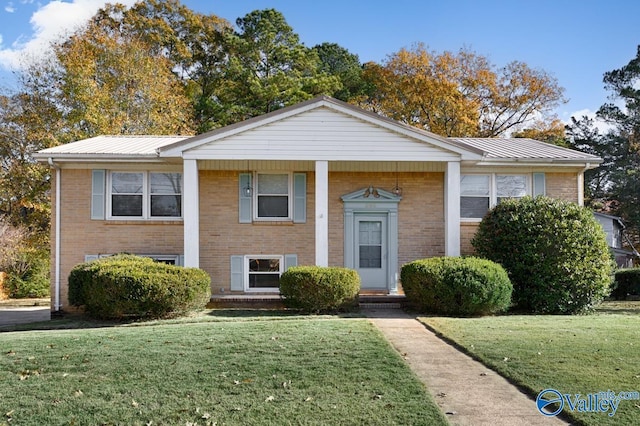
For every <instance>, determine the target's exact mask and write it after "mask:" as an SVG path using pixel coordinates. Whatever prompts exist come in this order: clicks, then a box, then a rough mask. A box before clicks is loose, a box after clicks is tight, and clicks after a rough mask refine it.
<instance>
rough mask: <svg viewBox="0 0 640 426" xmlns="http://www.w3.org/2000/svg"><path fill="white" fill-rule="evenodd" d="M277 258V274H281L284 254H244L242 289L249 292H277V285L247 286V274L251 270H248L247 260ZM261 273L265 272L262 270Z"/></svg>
mask: <svg viewBox="0 0 640 426" xmlns="http://www.w3.org/2000/svg"><path fill="white" fill-rule="evenodd" d="M256 258H257V259H278V261H279V262H278V267H279V268H280V269H279V271H278V275H279V276H281V275H282V273H283V272H284V270H283V269H284V256H283V255H281V254H273V255H271V254H254V255H249V254H247V255H245V256H244V277H243V280H244V291H246V292H249V293H279V292H280V288H279V287H261V288H249V274H250V273H251V271H250V270H249V269H250V268H249V262H250V260H251V259H256ZM254 273H255V272H254ZM263 274H266V273H264V272H263Z"/></svg>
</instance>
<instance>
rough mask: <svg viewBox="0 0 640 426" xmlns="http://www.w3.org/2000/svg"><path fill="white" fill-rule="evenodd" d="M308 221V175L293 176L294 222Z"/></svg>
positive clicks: (295, 174) (297, 174)
mask: <svg viewBox="0 0 640 426" xmlns="http://www.w3.org/2000/svg"><path fill="white" fill-rule="evenodd" d="M306 221H307V174H306V173H294V174H293V222H294V223H305V222H306Z"/></svg>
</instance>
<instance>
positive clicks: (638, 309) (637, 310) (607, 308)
mask: <svg viewBox="0 0 640 426" xmlns="http://www.w3.org/2000/svg"><path fill="white" fill-rule="evenodd" d="M596 313H599V314H619V315H640V301H638V300H619V301H613V300H612V301H607V302H603V303H601V304H600V305H598V306H597V307H596Z"/></svg>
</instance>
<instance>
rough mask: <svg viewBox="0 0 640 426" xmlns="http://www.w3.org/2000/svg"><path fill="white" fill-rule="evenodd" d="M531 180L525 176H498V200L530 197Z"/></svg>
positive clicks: (498, 201)
mask: <svg viewBox="0 0 640 426" xmlns="http://www.w3.org/2000/svg"><path fill="white" fill-rule="evenodd" d="M529 194H530V191H529V178H528V176H525V175H496V198H497V203H500V201H502V200H503V199H504V198H522V197H524V196H526V195H529Z"/></svg>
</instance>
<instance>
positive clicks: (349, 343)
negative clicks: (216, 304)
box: [0, 316, 446, 425]
mask: <svg viewBox="0 0 640 426" xmlns="http://www.w3.org/2000/svg"><path fill="white" fill-rule="evenodd" d="M0 348H1V352H0V383H2V386H1V387H0V410H1V411H0V415H1V416H2V418H0V424H17V425H31V424H33V425H41V424H60V425H61V424H74V425H95V424H130V425H136V424H139V425H161V424H165V425H168V424H170V425H178V424H182V425H185V424H195V423H196V422H197V424H198V425H206V424H217V425H258V424H259V425H270V424H272V425H288V424H300V425H311V424H316V425H320V424H331V425H340V424H345V425H346V424H348V425H358V424H361V425H388V424H398V425H412V424H415V425H417V424H421V425H422V424H423V425H427V424H428V425H432V424H433V425H437V424H446V419H445V418H444V416H443V414H442V413H441V412H440V410H439V409H438V408H437V406H436V405H435V404H434V403H433V401H432V399H431V398H430V396H429V394H428V392H427V391H426V389H425V387H424V386H423V385H422V383H421V382H420V381H419V380H418V379H417V377H416V376H415V375H414V374H413V373H412V372H411V371H410V370H409V368H408V367H407V365H406V364H405V362H404V361H403V360H402V359H401V358H400V357H399V355H398V354H397V353H396V351H394V350H393V348H392V347H391V346H390V345H389V344H388V343H387V342H386V341H385V340H384V338H383V337H382V335H381V334H380V333H379V332H378V331H377V330H376V329H375V327H373V326H372V325H371V324H370V323H369V322H368V321H367V320H364V319H341V318H335V317H329V318H327V317H323V318H313V317H311V318H299V317H278V316H275V317H272V318H252V319H251V320H247V319H246V318H243V317H240V318H232V317H228V318H224V317H222V318H221V317H217V318H211V317H209V318H208V319H206V320H204V321H200V320H198V319H189V320H188V321H185V322H179V321H178V322H176V321H167V322H163V321H158V322H153V323H148V324H135V325H129V326H112V327H106V328H94V329H75V330H47V331H26V332H9V333H1V334H0Z"/></svg>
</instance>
